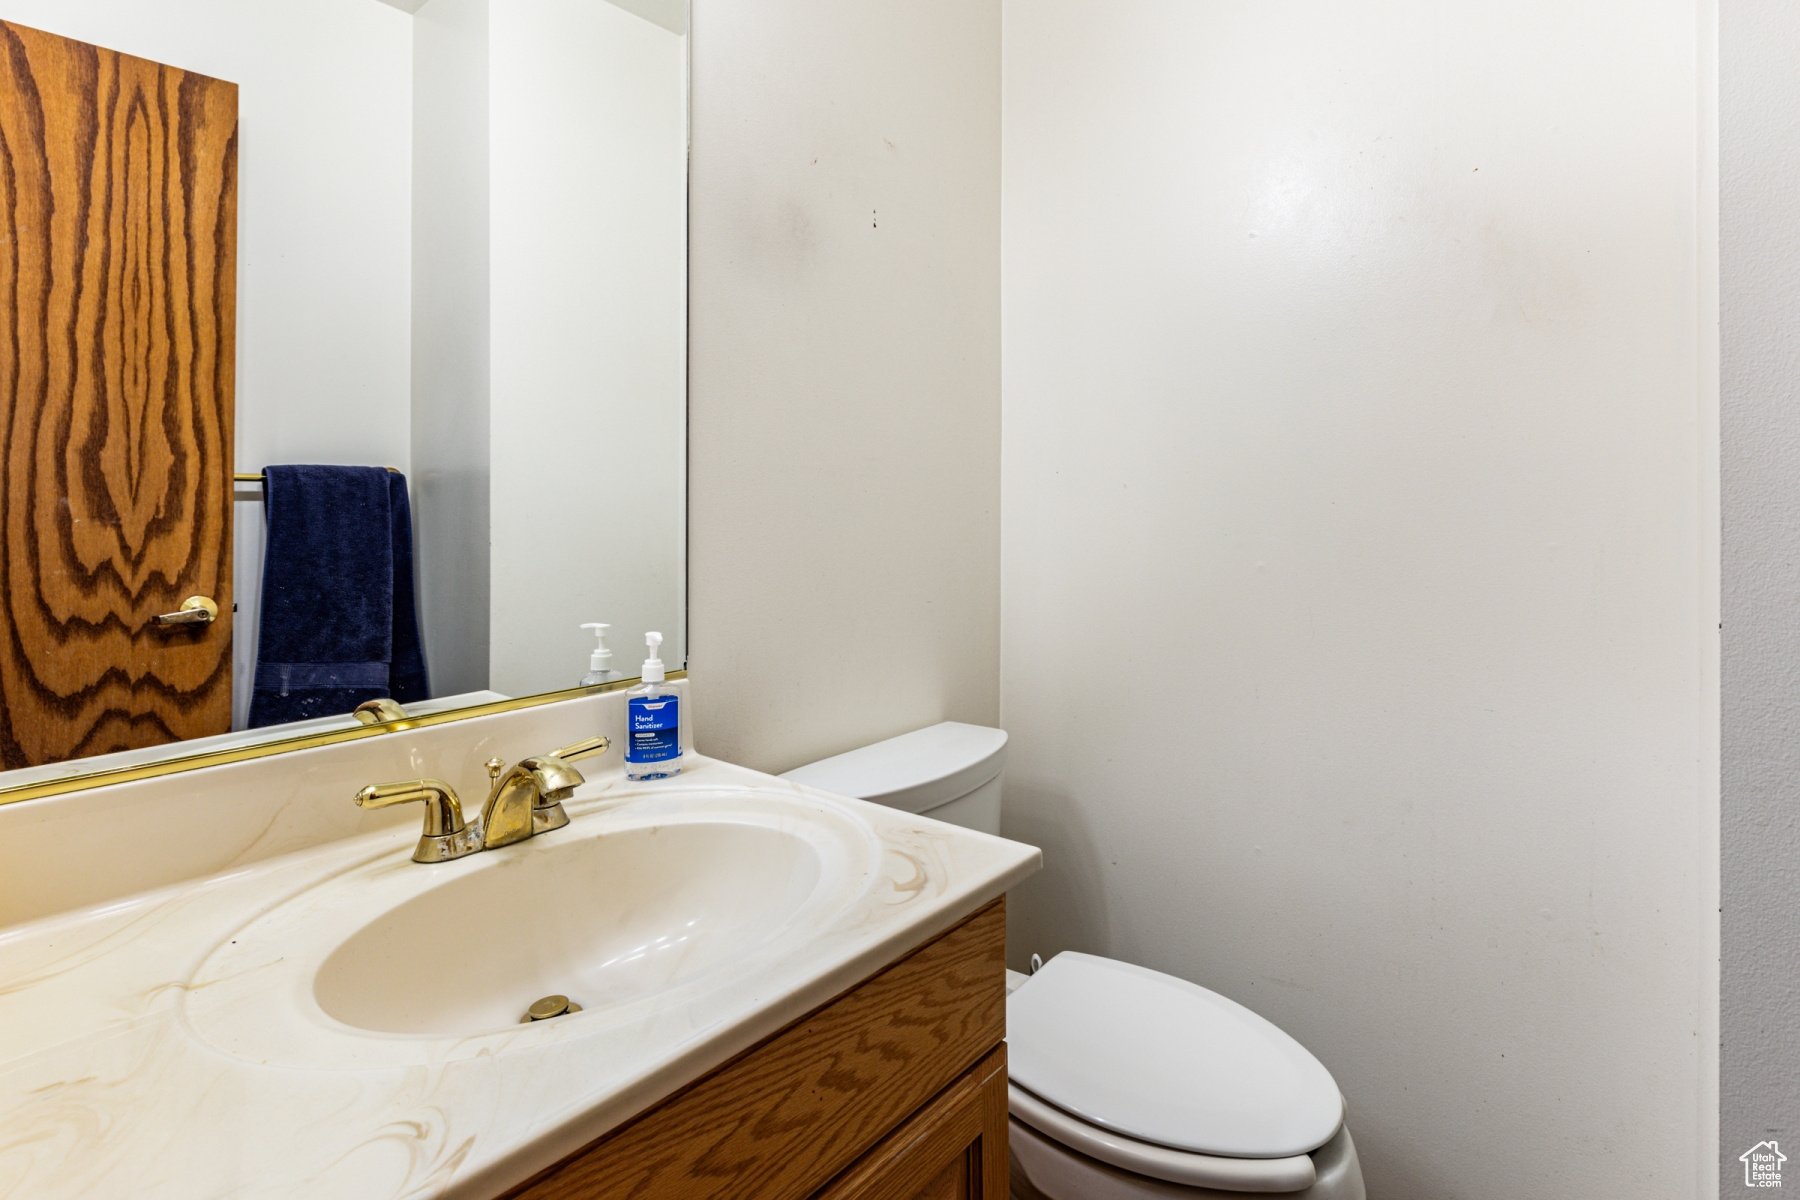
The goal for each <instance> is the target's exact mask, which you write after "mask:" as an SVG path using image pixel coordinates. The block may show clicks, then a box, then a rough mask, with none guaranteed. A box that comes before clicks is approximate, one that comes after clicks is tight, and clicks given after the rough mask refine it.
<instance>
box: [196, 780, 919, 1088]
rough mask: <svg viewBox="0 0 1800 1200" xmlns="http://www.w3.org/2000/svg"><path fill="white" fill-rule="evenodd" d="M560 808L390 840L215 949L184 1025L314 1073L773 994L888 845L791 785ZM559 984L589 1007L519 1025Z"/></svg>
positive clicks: (471, 1053) (439, 1058) (850, 900)
mask: <svg viewBox="0 0 1800 1200" xmlns="http://www.w3.org/2000/svg"><path fill="white" fill-rule="evenodd" d="M569 809H570V816H571V818H572V820H571V823H570V824H569V825H568V826H567V827H566V828H563V829H559V830H555V831H553V832H551V833H548V834H543V835H540V836H538V837H534V838H532V839H530V840H529V841H525V842H520V843H518V844H517V845H513V846H507V847H504V848H502V849H500V850H493V851H487V852H485V853H481V854H474V855H470V856H469V857H467V858H461V859H457V860H455V861H452V862H447V863H435V864H429V865H426V864H420V863H415V862H412V861H411V859H410V858H409V857H408V855H409V854H410V848H411V844H412V843H411V840H410V839H402V838H397V837H390V838H388V839H387V841H386V842H384V843H383V844H382V849H381V851H380V852H379V853H378V854H371V855H370V856H368V857H365V858H363V859H362V860H361V861H358V862H352V863H349V864H347V865H346V867H345V869H343V870H341V871H340V872H338V873H337V874H335V875H333V876H331V877H330V878H327V879H325V880H324V881H323V882H320V883H318V884H316V885H315V886H313V887H310V888H308V889H306V890H304V891H302V892H299V893H298V894H296V895H293V896H291V897H290V898H288V899H287V900H285V901H284V902H282V903H279V904H277V905H276V906H275V907H274V908H272V909H270V910H269V911H267V912H265V913H264V914H263V915H262V916H260V917H257V918H256V919H255V920H253V921H251V922H250V923H249V924H248V925H245V926H243V927H242V928H241V929H239V930H237V932H235V933H234V934H232V935H231V937H230V938H229V939H228V941H226V943H225V944H222V945H220V946H219V947H218V948H217V949H215V950H214V951H213V952H212V954H211V955H210V956H208V957H207V959H206V960H205V961H204V962H203V963H202V964H201V965H200V968H199V970H198V971H197V972H196V973H195V974H194V976H193V978H192V979H190V980H189V981H188V983H187V985H186V987H185V989H184V994H183V1010H184V1013H185V1015H186V1019H187V1022H188V1025H189V1027H190V1028H191V1029H192V1030H193V1031H194V1032H195V1033H196V1034H198V1035H199V1036H200V1038H201V1039H202V1040H203V1041H205V1042H207V1043H208V1044H210V1045H212V1046H213V1047H214V1048H215V1049H218V1050H222V1051H224V1052H225V1053H227V1054H230V1055H233V1056H235V1057H238V1058H241V1059H247V1060H249V1061H251V1062H256V1063H267V1064H271V1065H287V1066H294V1067H305V1068H312V1069H332V1068H339V1069H355V1070H361V1069H368V1068H383V1067H405V1066H418V1065H426V1064H439V1063H445V1062H451V1061H457V1060H460V1059H465V1058H473V1057H480V1056H484V1055H492V1054H496V1053H499V1052H500V1051H501V1050H503V1049H505V1048H507V1047H511V1046H514V1045H515V1044H517V1045H519V1046H531V1045H542V1046H544V1047H545V1048H548V1047H549V1046H551V1045H552V1044H554V1043H555V1042H557V1041H558V1040H560V1039H563V1038H566V1037H572V1036H574V1037H578V1036H585V1035H586V1034H590V1033H600V1032H604V1031H605V1030H607V1029H610V1028H618V1027H621V1026H622V1025H624V1024H626V1023H629V1022H631V1021H634V1020H636V1021H641V1020H644V1019H646V1018H654V1017H655V1015H656V1014H658V1013H663V1012H669V1011H672V1010H674V1009H677V1008H679V1006H681V1005H683V1004H685V1003H687V1002H689V1001H692V1000H694V999H695V998H697V997H700V996H703V995H706V994H709V993H712V992H717V991H719V990H720V989H744V988H749V989H752V990H753V991H756V992H758V993H759V994H761V993H762V992H763V991H764V989H766V988H767V986H768V982H767V981H768V980H769V979H770V978H777V977H785V976H786V975H787V974H789V973H791V970H792V967H791V964H792V963H793V962H794V961H796V956H797V955H803V954H805V953H808V952H809V947H810V946H811V944H812V943H813V941H814V939H815V938H816V937H817V936H818V932H819V931H820V930H821V929H822V928H825V927H827V926H829V925H830V924H832V923H833V922H836V921H839V920H841V919H842V918H843V916H844V915H845V914H846V913H847V912H849V911H850V910H851V909H853V908H854V907H855V906H856V905H857V903H858V902H859V898H860V897H862V896H863V894H864V893H865V892H867V890H868V889H869V888H870V887H872V886H874V885H875V884H876V881H877V879H878V877H879V876H880V875H881V864H882V860H883V857H884V855H885V856H886V857H888V858H890V859H891V858H892V857H893V855H894V850H893V849H892V848H891V847H890V848H886V849H884V847H883V844H882V841H881V840H880V839H879V838H878V837H877V836H876V834H875V832H874V830H873V829H872V828H871V827H869V826H868V825H867V824H866V823H864V822H863V821H862V820H860V819H859V818H858V817H856V816H854V815H852V814H851V813H850V812H848V811H847V810H846V809H844V808H843V807H842V806H838V805H833V804H829V803H824V802H818V801H813V800H810V799H808V798H805V797H802V796H799V795H797V794H794V793H791V792H790V793H786V794H782V793H776V792H773V791H767V792H765V791H759V790H751V789H732V790H703V789H690V790H682V789H680V788H678V787H665V788H661V789H658V790H657V791H656V792H654V793H651V794H648V795H637V796H631V797H626V798H621V799H619V800H613V801H588V802H586V803H585V804H583V803H573V804H571V805H570V806H569ZM401 842H404V845H401V844H399V843H401ZM916 871H917V867H916V866H913V865H907V864H901V865H900V866H898V867H893V866H890V867H889V869H888V873H889V874H891V875H894V876H896V877H899V878H905V877H906V876H908V875H911V874H916ZM549 995H564V996H568V997H569V998H570V999H571V1000H573V1001H574V1002H575V1003H576V1004H579V1005H580V1006H581V1011H580V1012H571V1013H568V1014H565V1015H563V1016H558V1017H554V1018H552V1019H550V1020H547V1021H538V1022H533V1023H530V1024H524V1025H522V1024H520V1019H521V1018H522V1017H523V1016H524V1015H525V1011H526V1009H527V1008H529V1007H530V1005H531V1004H532V1002H533V1001H535V1000H538V999H540V998H541V997H545V996H549ZM545 1039H548V1040H547V1041H546V1040H545Z"/></svg>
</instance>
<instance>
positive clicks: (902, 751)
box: [782, 721, 1006, 836]
mask: <svg viewBox="0 0 1800 1200" xmlns="http://www.w3.org/2000/svg"><path fill="white" fill-rule="evenodd" d="M1005 766H1006V731H1005V730H1003V729H990V728H988V727H987V726H986V725H964V724H963V723H962V722H960V721H945V722H944V723H942V724H941V725H932V726H930V727H928V728H925V729H915V730H914V731H913V732H911V733H903V734H901V735H900V736H899V737H894V738H889V739H888V740H887V741H885V742H876V743H875V744H874V745H871V746H864V747H862V748H861V749H858V750H851V751H849V752H848V753H845V754H838V755H834V756H833V757H831V758H822V759H820V760H819V761H818V762H815V763H808V764H806V765H805V766H804V767H795V768H794V769H793V770H792V771H789V772H787V773H786V774H785V775H783V776H782V778H783V779H791V780H793V781H794V782H795V783H804V784H805V785H806V786H808V787H816V788H819V789H820V790H821V791H827V792H836V793H837V794H838V795H840V796H855V797H856V798H857V799H859V800H871V801H873V802H875V803H876V804H885V805H887V806H888V807H889V808H899V809H904V810H905V811H907V812H911V813H920V814H922V815H924V816H928V817H930V818H932V819H933V820H937V821H948V822H950V823H951V824H952V825H961V826H962V827H963V828H965V829H974V830H978V831H980V832H982V833H991V834H995V835H996V836H998V834H999V833H1000V773H1001V770H1002V768H1004V767H1005Z"/></svg>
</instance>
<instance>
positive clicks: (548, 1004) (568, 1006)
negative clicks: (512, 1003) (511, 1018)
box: [519, 996, 581, 1025]
mask: <svg viewBox="0 0 1800 1200" xmlns="http://www.w3.org/2000/svg"><path fill="white" fill-rule="evenodd" d="M580 1011H581V1005H579V1004H577V1003H575V1002H574V1001H573V1000H571V999H569V998H568V997H567V996H545V997H544V998H543V999H542V1000H538V1001H536V1002H534V1003H533V1004H532V1006H531V1007H530V1008H528V1009H526V1010H525V1015H524V1016H522V1017H520V1018H519V1024H521V1025H529V1024H531V1023H532V1022H533V1021H548V1020H549V1019H550V1018H551V1017H560V1016H562V1015H563V1014H564V1013H578V1012H580Z"/></svg>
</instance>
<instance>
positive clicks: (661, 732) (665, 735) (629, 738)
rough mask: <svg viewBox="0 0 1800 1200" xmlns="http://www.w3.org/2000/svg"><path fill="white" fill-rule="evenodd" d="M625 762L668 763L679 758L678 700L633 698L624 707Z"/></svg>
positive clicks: (679, 727) (679, 705)
mask: <svg viewBox="0 0 1800 1200" xmlns="http://www.w3.org/2000/svg"><path fill="white" fill-rule="evenodd" d="M625 722H626V727H627V730H628V732H627V734H626V739H625V761H626V762H628V763H653V762H667V761H668V760H669V759H671V758H680V757H681V697H679V696H633V697H632V698H631V699H630V700H628V701H626V703H625Z"/></svg>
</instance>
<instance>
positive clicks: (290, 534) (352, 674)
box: [250, 466, 430, 729]
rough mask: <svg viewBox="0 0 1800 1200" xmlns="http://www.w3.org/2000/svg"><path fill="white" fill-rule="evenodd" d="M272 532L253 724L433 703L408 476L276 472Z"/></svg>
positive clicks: (268, 481) (267, 489) (270, 496)
mask: <svg viewBox="0 0 1800 1200" xmlns="http://www.w3.org/2000/svg"><path fill="white" fill-rule="evenodd" d="M263 489H264V490H263V498H264V500H265V501H266V503H265V505H264V507H265V508H266V509H267V515H268V522H269V534H268V545H267V548H266V550H265V551H264V554H263V585H262V623H261V631H260V634H259V637H258V641H257V646H256V686H255V688H254V690H253V691H252V692H251V696H250V726H251V728H253V729H254V728H258V727H260V726H264V725H279V724H281V723H283V722H285V721H304V720H307V719H308V718H311V717H327V716H333V715H336V714H339V713H347V712H349V711H350V710H351V709H353V708H355V707H356V706H357V705H358V704H361V703H362V702H363V701H364V700H374V699H377V698H378V697H381V696H391V697H392V698H393V699H395V700H398V701H399V702H400V703H402V704H406V703H408V702H410V701H415V700H424V699H427V698H428V697H429V695H430V692H429V691H428V690H427V689H426V684H425V656H424V652H423V651H422V650H421V648H420V645H419V617H418V610H417V609H416V608H415V607H414V601H413V547H412V508H411V506H410V505H409V504H408V503H407V499H406V477H405V476H403V475H400V474H398V473H396V472H393V471H389V470H386V469H384V468H382V467H320V466H287V467H269V468H268V469H267V470H266V472H265V474H264V484H263Z"/></svg>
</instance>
